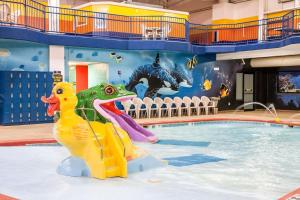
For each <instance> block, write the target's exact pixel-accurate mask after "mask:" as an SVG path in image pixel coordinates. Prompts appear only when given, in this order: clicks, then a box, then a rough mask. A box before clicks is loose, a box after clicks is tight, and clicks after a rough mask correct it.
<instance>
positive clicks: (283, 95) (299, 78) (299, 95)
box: [275, 68, 300, 110]
mask: <svg viewBox="0 0 300 200" xmlns="http://www.w3.org/2000/svg"><path fill="white" fill-rule="evenodd" d="M294 70H295V69H294ZM298 70H299V71H279V72H278V80H277V92H276V95H275V96H276V99H275V106H276V107H277V108H280V109H291V110H293V109H299V108H300V68H299V69H298ZM275 84H276V83H275Z"/></svg>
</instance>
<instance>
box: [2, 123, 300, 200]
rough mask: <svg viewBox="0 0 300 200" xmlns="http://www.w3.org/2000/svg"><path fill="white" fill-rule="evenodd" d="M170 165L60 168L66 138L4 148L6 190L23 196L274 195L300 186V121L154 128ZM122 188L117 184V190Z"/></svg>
mask: <svg viewBox="0 0 300 200" xmlns="http://www.w3.org/2000/svg"><path fill="white" fill-rule="evenodd" d="M149 129H150V130H151V131H153V132H154V133H155V134H157V136H158V137H159V138H160V139H161V141H160V142H159V143H158V144H145V143H138V144H137V145H138V146H140V147H141V148H143V149H145V150H147V151H148V152H149V153H150V154H152V155H154V156H155V157H157V158H159V159H163V160H168V163H169V164H168V165H165V166H164V167H160V168H156V169H151V170H148V171H144V172H140V173H134V174H129V177H128V178H127V179H122V178H113V179H107V180H105V181H101V180H96V179H91V178H84V177H80V178H72V177H65V176H61V175H58V174H57V173H56V172H55V170H56V167H57V165H58V164H59V163H60V161H61V160H63V159H64V158H66V157H67V156H68V152H67V150H66V149H65V148H63V147H60V146H27V147H2V148H0V193H4V194H7V195H11V196H14V197H17V198H19V199H92V200H93V199H95V200H96V199H105V200H109V199H122V200H126V199H130V200H135V199H143V200H148V199H149V200H150V199H151V200H153V199H155V200H159V199H162V200H168V199H170V200H171V199H172V200H174V199H178V200H184V199H189V200H190V199H195V200H254V199H255V200H272V199H278V198H279V197H281V196H283V195H284V194H286V193H288V192H290V191H292V190H294V189H296V188H298V187H299V186H300V159H299V153H300V148H299V147H300V128H289V127H283V126H279V125H270V124H264V123H249V122H241V123H237V122H209V123H189V124H176V125H162V126H155V127H150V128H149ZM116 191H117V192H116Z"/></svg>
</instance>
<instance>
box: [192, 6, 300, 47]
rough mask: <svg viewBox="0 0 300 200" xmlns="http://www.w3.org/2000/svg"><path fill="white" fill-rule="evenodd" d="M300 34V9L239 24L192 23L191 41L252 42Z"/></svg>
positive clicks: (202, 42) (199, 42)
mask: <svg viewBox="0 0 300 200" xmlns="http://www.w3.org/2000/svg"><path fill="white" fill-rule="evenodd" d="M293 35H300V10H292V11H290V12H288V13H287V14H285V15H283V16H282V17H276V18H268V19H263V20H256V21H249V22H244V23H237V24H218V25H201V24H190V39H189V40H190V42H191V43H192V44H198V45H224V44H225V45H230V44H250V43H257V42H268V41H273V40H281V39H284V38H287V37H290V36H293Z"/></svg>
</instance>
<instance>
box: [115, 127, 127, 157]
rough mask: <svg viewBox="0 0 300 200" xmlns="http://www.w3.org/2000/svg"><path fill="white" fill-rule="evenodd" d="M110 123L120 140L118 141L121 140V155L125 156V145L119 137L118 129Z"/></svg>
mask: <svg viewBox="0 0 300 200" xmlns="http://www.w3.org/2000/svg"><path fill="white" fill-rule="evenodd" d="M111 124H112V127H113V129H114V132H115V134H116V135H117V136H118V138H119V140H120V142H121V144H122V146H123V156H124V157H125V156H126V147H125V144H124V142H123V140H122V138H121V136H120V134H119V132H118V130H117V129H116V127H115V125H114V123H112V122H111Z"/></svg>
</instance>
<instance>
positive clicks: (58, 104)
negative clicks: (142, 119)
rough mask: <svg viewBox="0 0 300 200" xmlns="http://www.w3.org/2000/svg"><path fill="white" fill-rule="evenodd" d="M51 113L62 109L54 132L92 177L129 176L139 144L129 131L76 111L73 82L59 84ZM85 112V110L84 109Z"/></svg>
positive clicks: (49, 110)
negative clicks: (128, 160) (129, 166)
mask: <svg viewBox="0 0 300 200" xmlns="http://www.w3.org/2000/svg"><path fill="white" fill-rule="evenodd" d="M42 101H43V102H44V103H48V104H49V106H48V115H50V116H53V115H54V112H55V111H60V118H59V120H58V121H57V122H56V124H55V128H54V135H55V137H56V139H57V141H58V142H59V143H61V144H62V145H63V146H65V147H66V148H67V149H68V150H69V152H70V153H71V155H72V156H74V157H78V158H81V159H82V160H83V161H84V162H85V164H86V165H87V167H88V168H89V171H90V175H91V177H94V178H98V179H105V178H109V177H127V159H132V158H134V157H136V155H135V147H134V146H133V145H132V143H131V140H130V138H129V136H128V135H127V133H126V132H125V131H124V130H122V129H121V128H120V127H115V126H114V125H113V124H112V123H105V124H103V123H100V122H96V121H92V122H88V121H86V120H84V119H83V118H81V117H80V116H78V115H77V114H76V113H75V107H76V105H77V101H78V100H77V96H76V94H75V90H74V89H73V87H72V85H71V84H69V83H64V82H62V83H58V84H57V85H56V86H55V87H54V88H53V90H52V95H51V96H50V97H49V98H46V97H42ZM83 112H84V111H83Z"/></svg>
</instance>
